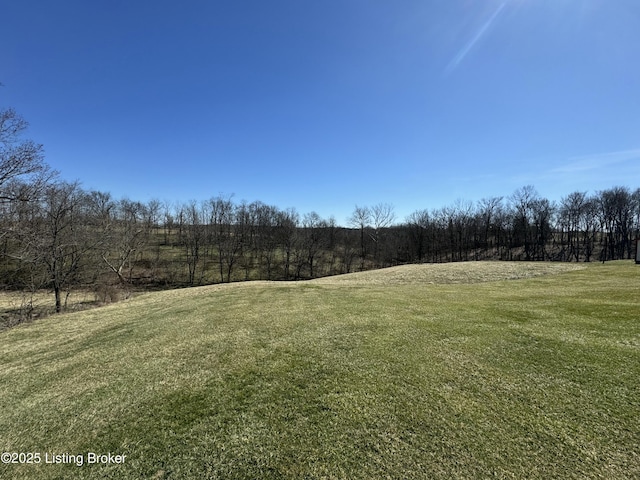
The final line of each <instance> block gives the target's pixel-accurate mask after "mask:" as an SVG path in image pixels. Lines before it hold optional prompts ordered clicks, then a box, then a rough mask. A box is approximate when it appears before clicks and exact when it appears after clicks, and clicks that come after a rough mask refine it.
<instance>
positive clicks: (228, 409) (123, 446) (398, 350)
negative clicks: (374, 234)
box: [0, 262, 640, 479]
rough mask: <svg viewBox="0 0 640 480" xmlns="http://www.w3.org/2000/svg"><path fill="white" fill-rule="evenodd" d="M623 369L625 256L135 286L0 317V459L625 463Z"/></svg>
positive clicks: (635, 326)
mask: <svg viewBox="0 0 640 480" xmlns="http://www.w3.org/2000/svg"><path fill="white" fill-rule="evenodd" d="M639 379H640V267H638V266H636V265H634V264H632V263H631V262H612V263H609V264H606V265H599V264H593V265H583V264H582V265H577V264H570V265H568V264H551V263H493V262H487V263H462V264H448V265H419V266H416V265H412V266H406V267H394V268H390V269H385V270H380V271H376V272H363V273H356V274H350V275H344V276H341V277H332V278H323V279H318V280H314V281H309V282H300V283H287V282H251V283H242V284H231V285H217V286H209V287H199V288H191V289H184V290H174V291H169V292H157V293H149V294H145V295H142V296H139V297H136V298H134V299H131V300H129V301H126V302H123V303H119V304H113V305H110V306H107V307H104V308H100V309H95V310H88V311H83V312H77V313H71V314H64V315H60V316H56V317H50V318H46V319H43V320H40V321H37V322H34V323H32V324H28V325H24V326H19V327H16V328H13V329H10V330H7V331H4V332H1V333H0V404H1V405H2V409H1V410H0V432H1V433H0V452H23V453H28V452H37V453H40V464H22V465H20V464H0V478H12V479H21V478H24V479H54V478H96V479H97V478H114V479H115V478H118V479H121V478H124V479H165V478H167V479H168V478H171V479H201V478H221V479H229V478H232V479H233V478H274V479H275V478H318V479H319V478H345V479H347V478H349V479H352V478H355V479H357V478H362V479H370V478H404V479H411V478H415V479H424V478H443V479H444V478H456V477H458V478H487V477H497V478H638V477H640V423H639V422H638V419H639V418H640V381H639ZM88 452H95V453H98V454H108V453H109V452H110V453H111V454H113V455H116V454H118V455H126V458H125V460H124V463H120V464H116V463H111V464H91V465H88V464H87V459H88V458H89V457H88V455H87V454H88ZM56 454H57V455H61V456H60V457H52V455H56ZM62 454H70V455H76V457H63V456H62ZM55 458H57V459H60V460H62V459H67V460H69V459H71V460H73V459H75V460H78V458H80V459H81V460H83V465H82V466H78V465H76V464H75V463H56V464H47V463H45V461H46V459H49V460H52V459H55ZM23 459H26V457H23ZM32 459H33V457H32Z"/></svg>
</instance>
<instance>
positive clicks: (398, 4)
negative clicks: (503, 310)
mask: <svg viewBox="0 0 640 480" xmlns="http://www.w3.org/2000/svg"><path fill="white" fill-rule="evenodd" d="M0 25H1V26H0V45H1V47H0V82H2V83H3V84H4V86H3V87H1V88H0V106H2V107H7V106H11V107H14V108H15V109H16V110H17V111H18V112H19V113H21V114H22V115H23V116H24V117H25V118H26V119H27V120H28V121H29V122H30V129H29V132H28V136H29V137H30V138H32V139H34V140H35V141H37V142H40V143H43V144H44V147H45V151H46V160H47V162H48V163H49V164H50V165H51V166H52V167H53V168H55V169H57V170H59V171H60V172H61V176H62V177H63V178H64V179H68V180H75V179H78V180H80V181H81V183H82V185H83V186H84V187H85V188H87V189H97V190H103V191H109V192H111V193H112V194H113V195H114V196H115V197H118V198H119V197H123V196H127V197H129V198H132V199H137V200H143V201H146V200H149V199H151V198H157V199H160V200H166V201H188V200H201V199H202V200H204V199H208V198H210V197H212V196H216V195H218V194H221V193H222V194H225V195H230V194H233V195H234V198H235V199H236V200H238V201H239V200H242V199H244V200H247V201H253V200H260V201H263V202H265V203H268V204H273V205H276V206H278V207H280V208H288V207H296V208H297V209H298V210H299V211H300V212H301V213H306V212H309V211H312V210H314V211H317V212H318V213H319V214H320V215H322V216H323V217H328V216H329V215H334V216H335V217H336V219H337V220H338V221H339V222H340V223H344V222H345V218H346V217H347V216H348V215H349V214H350V213H351V212H352V211H353V209H354V206H355V205H356V204H358V205H361V206H362V205H373V204H376V203H381V202H385V203H391V204H393V205H394V206H395V210H396V214H397V216H398V218H399V219H402V218H403V217H404V216H405V215H407V214H409V213H411V212H412V211H414V210H417V209H423V208H428V209H432V208H439V207H443V206H446V205H449V204H452V203H454V202H455V201H456V200H457V199H463V200H471V201H477V200H480V199H481V198H483V197H493V196H508V195H510V194H511V193H512V192H513V191H514V190H516V189H517V188H519V187H522V186H524V185H527V184H532V185H534V186H535V187H536V189H537V190H538V192H539V193H540V194H541V195H543V196H545V197H547V198H549V199H552V200H559V199H560V198H561V197H562V196H564V195H566V194H569V193H571V192H573V191H576V190H579V191H589V192H595V191H597V190H602V189H605V188H610V187H613V186H617V185H623V186H629V187H631V188H634V189H635V188H637V187H639V186H640V61H639V60H640V29H639V28H638V25H640V2H638V1H637V0H506V1H503V0H421V1H418V0H403V1H395V2H392V1H389V0H384V1H383V0H340V1H333V0H327V1H322V2H318V1H311V0H309V1H305V0H289V1H283V0H270V1H268V2H266V1H254V0H235V1H230V0H226V1H216V0H210V1H182V2H178V1H165V0H153V1H150V0H138V1H119V0H110V1H106V0H95V1H84V0H83V1H80V0H60V1H56V2H52V1H48V0H47V1H45V0H41V1H34V0H20V1H17V0H14V1H7V2H4V5H3V7H2V17H0Z"/></svg>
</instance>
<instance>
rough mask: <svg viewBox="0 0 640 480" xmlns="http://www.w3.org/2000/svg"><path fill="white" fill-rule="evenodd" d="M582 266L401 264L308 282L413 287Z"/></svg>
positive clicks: (509, 277)
mask: <svg viewBox="0 0 640 480" xmlns="http://www.w3.org/2000/svg"><path fill="white" fill-rule="evenodd" d="M584 268H586V267H585V266H584V265H580V264H575V263H549V262H459V263H430V264H422V265H401V266H398V267H390V268H385V269H382V270H372V271H368V272H356V273H349V274H347V275H339V276H336V277H327V278H319V279H316V280H312V282H313V283H318V284H323V285H327V284H337V285H354V286H356V285H415V284H454V283H482V282H495V281H501V280H518V279H521V278H532V277H538V276H541V275H554V274H559V273H565V272H571V271H574V270H582V269H584Z"/></svg>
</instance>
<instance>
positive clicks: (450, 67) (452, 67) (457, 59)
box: [445, 2, 507, 75]
mask: <svg viewBox="0 0 640 480" xmlns="http://www.w3.org/2000/svg"><path fill="white" fill-rule="evenodd" d="M506 4H507V2H503V3H502V4H501V5H500V6H499V7H498V9H497V10H496V11H495V12H494V13H493V15H491V18H489V20H487V21H486V22H485V23H484V25H482V27H480V29H479V30H478V32H477V33H476V34H475V36H474V37H473V38H472V39H471V40H470V41H469V42H468V43H467V44H466V45H465V46H464V47H463V48H462V49H461V50H460V51H459V52H458V54H457V55H456V56H455V57H453V59H452V60H451V61H450V62H449V65H447V68H446V69H445V74H446V75H448V74H449V73H451V72H452V71H453V70H455V69H456V67H457V66H458V65H460V62H462V60H464V58H465V57H466V56H467V54H468V53H469V51H470V50H471V49H472V48H473V46H474V45H475V44H476V43H478V41H479V40H480V39H481V38H482V36H483V35H484V34H485V33H487V30H489V28H490V27H491V25H492V24H493V23H494V22H495V20H496V18H498V15H500V12H501V11H502V9H503V8H504V7H505V5H506Z"/></svg>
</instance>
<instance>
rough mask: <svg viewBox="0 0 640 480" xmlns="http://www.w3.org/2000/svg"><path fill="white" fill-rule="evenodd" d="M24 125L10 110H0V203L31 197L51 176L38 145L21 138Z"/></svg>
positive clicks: (23, 121)
mask: <svg viewBox="0 0 640 480" xmlns="http://www.w3.org/2000/svg"><path fill="white" fill-rule="evenodd" d="M28 125H29V124H28V123H27V121H26V120H25V119H24V118H22V117H21V116H20V115H18V114H17V113H16V111H15V110H14V109H12V108H8V109H3V110H0V202H6V201H14V200H29V199H32V198H34V197H35V195H36V194H37V193H38V192H39V191H41V190H42V188H43V187H44V186H45V184H46V183H47V181H49V180H50V179H51V177H52V175H53V173H52V172H50V171H49V170H48V168H47V166H46V165H45V163H44V153H43V148H42V145H40V144H37V143H35V142H33V141H32V140H24V139H22V138H21V136H22V134H23V133H24V131H25V130H26V129H27V127H28Z"/></svg>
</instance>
